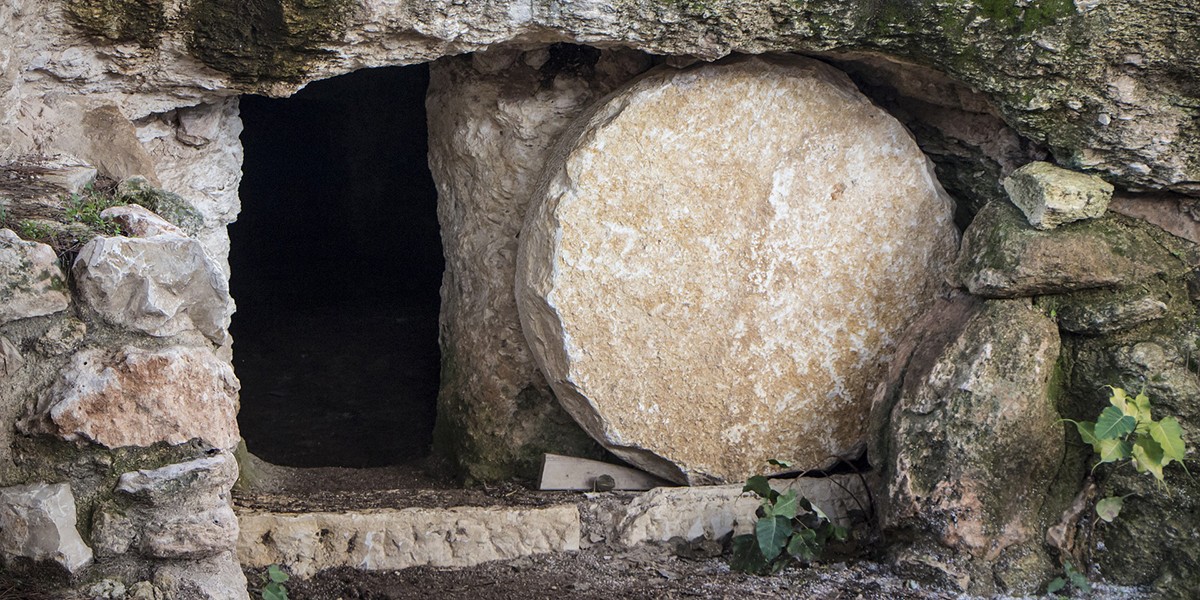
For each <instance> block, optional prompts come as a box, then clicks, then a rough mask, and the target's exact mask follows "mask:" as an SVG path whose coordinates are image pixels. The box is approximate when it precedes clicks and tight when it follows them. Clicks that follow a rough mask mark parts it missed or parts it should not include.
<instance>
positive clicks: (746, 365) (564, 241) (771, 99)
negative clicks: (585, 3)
mask: <svg viewBox="0 0 1200 600" xmlns="http://www.w3.org/2000/svg"><path fill="white" fill-rule="evenodd" d="M556 152H557V153H556V155H555V156H554V158H553V160H552V162H551V163H550V164H549V166H548V170H547V175H546V177H545V179H544V180H543V181H544V183H543V185H542V186H541V188H540V189H539V191H538V193H537V194H536V195H535V205H534V206H533V207H532V208H531V212H530V215H529V217H528V219H527V221H526V223H525V227H524V229H523V230H522V233H521V255H520V257H519V259H518V271H517V295H518V302H519V305H520V308H521V311H522V312H521V315H522V324H523V325H524V332H525V336H526V339H527V340H528V341H529V343H530V346H531V348H532V349H533V352H534V356H535V357H536V358H537V359H538V362H539V364H540V365H541V366H542V368H543V369H544V371H545V372H546V374H547V379H548V380H549V381H550V384H551V386H552V387H553V388H554V391H555V392H556V394H557V395H558V398H559V400H560V401H561V402H562V403H563V405H564V406H565V407H566V408H567V410H568V411H569V412H570V413H571V414H572V416H574V417H575V419H576V420H577V421H579V422H580V424H581V425H583V427H584V429H585V430H586V431H587V432H588V433H589V434H591V435H592V436H593V437H594V438H596V439H597V440H599V441H601V443H603V444H604V445H605V446H606V447H608V448H609V449H610V450H612V451H613V452H614V453H616V454H617V455H619V456H621V457H622V458H623V459H625V460H627V461H629V462H631V463H633V464H635V465H637V466H639V467H641V468H643V469H646V470H648V471H650V472H652V473H655V474H656V475H659V476H661V477H665V478H667V479H671V480H674V481H677V482H681V483H683V482H686V483H708V482H715V481H722V480H727V481H737V480H742V479H744V478H746V477H747V476H749V475H752V474H754V473H757V472H759V471H760V470H761V469H762V468H763V466H764V465H765V463H766V460H767V459H769V458H781V459H787V460H790V461H791V462H792V464H794V465H796V466H797V467H799V468H810V467H817V466H818V465H820V464H822V463H823V462H825V461H826V460H828V459H829V458H830V457H835V456H846V455H849V454H852V453H854V452H855V447H856V445H858V444H859V443H860V442H861V441H862V439H863V434H864V427H865V415H866V412H867V411H866V407H867V405H868V402H869V398H868V397H867V394H868V390H869V388H870V387H872V386H873V385H874V381H875V380H876V379H877V378H878V377H880V376H881V375H882V372H883V371H882V366H883V364H884V362H885V361H886V360H887V357H888V355H889V353H890V351H891V350H892V349H893V348H894V344H895V340H896V339H897V338H898V337H899V335H900V333H902V332H903V330H904V328H905V327H906V326H907V325H908V324H909V322H910V319H911V318H912V315H915V314H917V313H918V312H920V310H921V309H922V308H923V307H924V306H926V305H927V304H928V303H929V302H930V301H931V300H932V298H933V296H934V294H935V293H936V292H937V290H939V288H940V285H941V281H942V279H943V277H944V275H945V273H946V268H947V266H948V264H949V262H950V261H951V260H952V258H953V253H954V247H955V244H956V234H955V230H954V227H953V224H952V222H951V212H952V209H951V204H950V201H949V199H948V198H947V197H946V196H945V194H944V192H942V190H941V187H940V186H939V185H938V183H937V181H936V180H935V179H934V177H933V175H932V173H931V170H930V167H929V163H928V162H927V159H926V158H925V156H924V155H923V154H922V153H921V152H920V150H919V149H918V148H917V146H916V144H915V143H914V142H913V140H912V138H911V136H909V135H908V133H907V131H905V129H904V128H903V126H901V125H900V124H899V123H898V122H896V121H895V120H894V119H892V118H891V117H889V116H888V115H887V114H886V113H884V112H883V111H881V110H880V109H878V108H877V107H875V106H874V105H873V104H871V103H870V101H868V100H867V99H866V98H865V97H863V96H862V95H861V94H859V93H858V92H857V90H856V89H855V88H854V86H853V84H851V83H850V82H849V80H847V79H846V78H845V76H844V75H843V74H841V73H840V72H838V71H836V70H835V69H833V68H831V67H828V66H826V65H824V64H822V63H818V62H816V61H812V60H809V59H802V58H798V57H786V58H785V57H776V58H750V59H743V60H734V61H729V62H723V63H717V64H711V65H710V64H704V65H697V66H695V67H692V68H689V69H685V70H675V69H671V68H660V69H659V70H656V71H654V72H652V73H651V74H647V75H646V76H644V77H642V78H639V79H638V80H636V81H635V82H633V83H632V84H630V85H628V86H626V87H625V88H623V89H621V90H620V91H618V92H616V93H614V94H613V95H612V96H610V97H609V98H607V99H606V100H605V101H604V102H603V103H601V104H599V105H598V106H596V107H595V108H594V109H593V110H591V111H590V112H589V113H588V114H586V115H584V116H583V117H581V118H580V119H579V120H578V121H577V122H576V125H575V126H573V127H572V129H571V131H569V132H568V133H567V134H564V137H563V139H562V140H561V141H560V146H559V148H558V150H557V151H556Z"/></svg>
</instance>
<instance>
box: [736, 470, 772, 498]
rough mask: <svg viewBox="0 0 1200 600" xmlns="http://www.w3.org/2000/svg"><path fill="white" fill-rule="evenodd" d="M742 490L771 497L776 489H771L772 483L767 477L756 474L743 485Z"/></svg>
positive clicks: (763, 496)
mask: <svg viewBox="0 0 1200 600" xmlns="http://www.w3.org/2000/svg"><path fill="white" fill-rule="evenodd" d="M742 491H743V492H754V493H755V494H758V495H759V496H760V497H762V498H769V497H770V496H771V492H773V491H774V490H772V489H771V484H770V483H769V482H768V481H767V478H766V477H764V476H762V475H755V476H753V477H751V478H750V479H747V480H746V485H744V486H742Z"/></svg>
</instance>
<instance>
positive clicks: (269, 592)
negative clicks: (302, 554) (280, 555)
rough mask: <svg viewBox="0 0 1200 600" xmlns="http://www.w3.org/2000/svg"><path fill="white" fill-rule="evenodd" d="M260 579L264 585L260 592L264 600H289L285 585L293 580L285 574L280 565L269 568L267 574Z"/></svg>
mask: <svg viewBox="0 0 1200 600" xmlns="http://www.w3.org/2000/svg"><path fill="white" fill-rule="evenodd" d="M258 577H259V579H260V580H262V583H263V587H262V590H261V592H260V594H261V596H262V600H288V595H287V588H286V587H284V586H283V584H284V583H287V580H288V579H291V578H290V577H288V574H287V573H284V572H283V569H281V568H279V565H271V566H269V567H267V572H266V573H262V574H260V575H259V576H258Z"/></svg>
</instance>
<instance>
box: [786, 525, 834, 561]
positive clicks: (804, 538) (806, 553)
mask: <svg viewBox="0 0 1200 600" xmlns="http://www.w3.org/2000/svg"><path fill="white" fill-rule="evenodd" d="M787 551H788V554H791V555H792V556H796V557H799V558H801V559H804V560H817V559H818V558H821V553H823V552H824V551H825V545H824V543H822V542H821V541H820V540H818V539H817V532H815V531H813V530H811V529H801V530H800V531H797V532H796V535H794V536H792V541H791V542H789V543H788V548H787Z"/></svg>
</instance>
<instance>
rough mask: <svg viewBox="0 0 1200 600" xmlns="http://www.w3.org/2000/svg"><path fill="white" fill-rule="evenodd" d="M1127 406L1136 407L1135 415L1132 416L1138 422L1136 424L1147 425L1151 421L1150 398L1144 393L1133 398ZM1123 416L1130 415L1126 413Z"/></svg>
mask: <svg viewBox="0 0 1200 600" xmlns="http://www.w3.org/2000/svg"><path fill="white" fill-rule="evenodd" d="M1129 404H1130V405H1131V406H1134V407H1137V414H1136V415H1132V416H1133V417H1134V418H1136V419H1137V420H1138V422H1140V423H1149V422H1150V421H1151V420H1152V419H1151V417H1150V397H1149V396H1147V395H1146V393H1145V392H1142V393H1140V394H1138V395H1137V397H1136V398H1134V399H1133V401H1132V402H1129ZM1130 410H1132V409H1130ZM1125 414H1130V413H1129V412H1126V413H1125Z"/></svg>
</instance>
